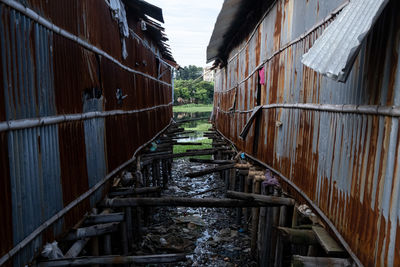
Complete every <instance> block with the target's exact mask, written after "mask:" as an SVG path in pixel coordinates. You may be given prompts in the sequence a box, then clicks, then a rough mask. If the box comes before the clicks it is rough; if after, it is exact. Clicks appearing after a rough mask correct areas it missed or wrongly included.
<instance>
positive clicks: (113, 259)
mask: <svg viewBox="0 0 400 267" xmlns="http://www.w3.org/2000/svg"><path fill="white" fill-rule="evenodd" d="M185 260H186V254H161V255H148V256H99V257H90V256H89V257H79V258H68V259H66V258H63V259H56V260H49V261H42V262H40V263H39V264H38V266H39V267H59V266H79V265H92V264H101V265H104V264H127V263H135V264H157V263H174V262H179V261H185Z"/></svg>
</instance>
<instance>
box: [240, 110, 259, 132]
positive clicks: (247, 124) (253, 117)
mask: <svg viewBox="0 0 400 267" xmlns="http://www.w3.org/2000/svg"><path fill="white" fill-rule="evenodd" d="M261 110H262V106H257V107H255V108H254V109H253V112H252V113H251V115H250V118H249V119H248V120H247V122H246V125H245V126H244V127H243V130H242V132H241V133H240V134H239V136H240V138H242V139H244V140H245V139H246V137H247V134H248V133H249V130H250V128H251V125H252V123H253V121H254V120H255V118H256V116H257V115H258V112H260V111H261Z"/></svg>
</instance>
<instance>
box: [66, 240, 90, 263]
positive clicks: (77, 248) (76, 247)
mask: <svg viewBox="0 0 400 267" xmlns="http://www.w3.org/2000/svg"><path fill="white" fill-rule="evenodd" d="M88 241H89V238H84V239H80V240H78V241H76V242H75V243H74V244H73V245H72V246H71V247H70V249H69V250H68V251H67V253H65V255H64V257H66V258H75V257H77V256H78V255H79V254H80V253H81V251H82V249H83V248H84V247H85V246H86V244H87V242H88Z"/></svg>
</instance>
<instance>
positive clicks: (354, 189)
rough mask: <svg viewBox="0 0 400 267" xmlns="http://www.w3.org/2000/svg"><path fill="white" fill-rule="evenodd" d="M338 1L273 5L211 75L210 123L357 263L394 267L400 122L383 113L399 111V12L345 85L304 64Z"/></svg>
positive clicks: (374, 34) (399, 214)
mask: <svg viewBox="0 0 400 267" xmlns="http://www.w3.org/2000/svg"><path fill="white" fill-rule="evenodd" d="M343 2H344V1H342V0H332V1H331V0H330V1H325V0H280V1H276V3H275V4H274V6H273V7H272V9H271V10H270V11H269V13H268V15H267V16H266V17H264V19H263V20H262V22H261V24H260V25H259V26H257V27H256V29H255V32H254V35H251V34H250V33H249V34H248V36H247V38H246V40H243V41H242V43H241V44H240V45H238V46H237V47H236V48H234V49H233V50H232V51H229V60H228V63H227V65H226V66H225V67H223V68H222V69H220V70H219V71H218V72H217V75H216V82H215V94H214V115H215V123H216V126H217V128H218V129H219V130H220V131H221V132H222V133H223V134H224V135H225V136H226V137H227V138H229V139H231V140H232V141H233V142H234V143H235V144H236V145H237V146H238V148H239V149H241V150H242V151H245V152H247V153H248V154H249V155H252V156H255V157H256V158H257V159H259V160H261V161H263V162H264V163H266V164H267V165H269V166H271V167H272V168H274V169H275V170H277V171H279V172H280V173H281V174H283V175H284V176H285V177H286V178H288V179H289V180H290V181H292V182H294V183H295V184H296V185H297V186H298V187H299V188H300V189H301V191H302V192H304V193H305V194H306V195H307V197H308V198H309V199H311V201H312V202H314V203H315V204H316V205H317V206H318V207H319V208H320V209H321V210H322V211H323V212H324V214H325V215H326V216H327V217H328V218H329V220H330V221H331V222H332V223H333V225H334V226H335V227H336V228H337V230H338V231H339V232H340V234H341V235H342V236H343V237H344V239H345V240H346V242H347V243H348V244H349V246H350V248H351V250H352V251H353V252H354V253H355V254H356V255H357V257H358V258H359V259H360V260H361V262H362V263H363V264H365V265H366V266H374V265H375V266H398V265H400V197H399V195H400V192H399V191H400V172H399V166H400V164H399V162H400V135H399V115H400V114H398V112H397V115H396V113H391V112H387V111H390V110H397V111H398V110H399V106H400V72H399V69H400V66H398V65H399V52H400V51H399V50H400V17H399V16H398V10H400V5H399V2H398V1H390V3H389V4H388V6H387V7H386V8H385V10H384V12H383V14H382V15H381V17H380V18H379V20H378V22H377V23H376V25H375V26H374V28H373V29H372V31H371V33H370V35H369V36H368V38H367V40H366V42H364V43H363V45H362V47H361V51H360V53H359V55H358V57H357V59H356V61H355V64H354V66H353V69H352V71H351V73H350V76H349V78H348V80H347V82H346V83H338V82H335V81H333V80H330V79H329V78H327V77H324V76H322V75H319V74H318V73H316V72H314V71H313V70H311V69H309V68H307V67H306V66H304V65H303V64H302V63H301V59H302V55H303V54H305V53H306V52H307V51H308V49H309V48H310V47H311V46H312V44H313V43H314V41H315V40H316V38H317V37H318V36H320V35H321V33H322V31H323V29H324V28H325V27H327V25H329V23H330V22H331V21H332V20H333V19H334V18H335V15H333V16H330V15H331V13H332V12H333V11H334V10H336V9H337V8H338V7H339V6H340V5H341V4H343ZM324 18H329V19H328V20H326V21H325V20H324ZM315 25H316V26H315ZM327 49H329V48H327ZM263 66H265V72H266V74H265V75H266V84H265V85H262V86H261V98H260V99H259V100H260V102H261V103H260V104H261V105H264V108H263V110H262V114H261V119H260V130H259V133H255V123H253V126H252V127H251V129H250V132H249V135H248V136H247V138H246V139H245V140H243V139H241V138H240V137H239V134H240V133H241V131H242V129H243V127H244V125H245V124H246V121H247V119H248V118H249V117H250V115H251V112H252V109H253V108H254V107H255V106H256V103H257V87H258V84H259V76H258V75H259V74H258V71H257V70H258V69H260V68H261V67H263ZM298 103H300V104H311V105H302V106H298V107H297V106H296V104H298ZM274 104H280V106H277V105H274ZM285 105H286V106H285ZM333 105H337V106H333ZM343 105H344V106H343ZM393 106H394V108H393ZM338 108H340V109H341V110H338ZM230 109H231V110H230ZM232 109H233V111H232ZM255 136H258V140H257V142H258V146H257V147H256V148H254V147H253V144H254V142H255V141H256V140H255ZM288 190H289V191H290V192H292V193H293V194H295V192H294V190H293V189H290V188H288ZM297 196H300V195H299V194H297Z"/></svg>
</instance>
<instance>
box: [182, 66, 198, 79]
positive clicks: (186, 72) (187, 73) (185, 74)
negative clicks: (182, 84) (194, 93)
mask: <svg viewBox="0 0 400 267" xmlns="http://www.w3.org/2000/svg"><path fill="white" fill-rule="evenodd" d="M202 74H203V68H202V67H197V66H194V65H189V66H185V67H183V68H180V69H179V70H177V71H176V79H177V80H194V79H197V78H199V77H200V76H201V75H202Z"/></svg>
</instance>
